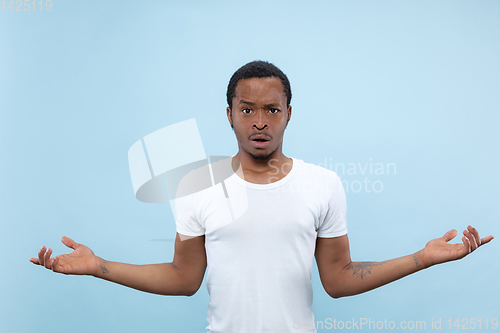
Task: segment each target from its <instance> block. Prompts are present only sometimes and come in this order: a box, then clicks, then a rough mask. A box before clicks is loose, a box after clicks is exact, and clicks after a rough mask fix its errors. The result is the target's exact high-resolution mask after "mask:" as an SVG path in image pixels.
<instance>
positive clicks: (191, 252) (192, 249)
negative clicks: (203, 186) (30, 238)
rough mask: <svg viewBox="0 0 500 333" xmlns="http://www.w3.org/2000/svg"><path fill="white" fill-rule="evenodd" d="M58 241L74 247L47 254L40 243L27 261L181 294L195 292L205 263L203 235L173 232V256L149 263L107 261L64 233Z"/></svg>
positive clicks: (160, 292) (147, 288) (156, 292)
mask: <svg viewBox="0 0 500 333" xmlns="http://www.w3.org/2000/svg"><path fill="white" fill-rule="evenodd" d="M62 242H63V243H64V244H65V245H66V246H68V247H70V248H72V249H74V251H73V252H72V253H70V254H63V255H58V256H56V257H54V258H50V255H51V254H52V250H51V249H48V250H46V249H45V247H42V249H41V250H40V252H39V253H38V258H31V259H30V261H31V262H33V263H34V264H38V265H42V266H44V267H45V268H47V269H51V270H53V271H54V272H57V273H63V274H75V275H92V276H95V277H98V278H101V279H104V280H108V281H111V282H115V283H118V284H121V285H124V286H127V287H130V288H134V289H138V290H141V291H145V292H149V293H154V294H160V295H184V296H191V295H194V294H195V293H196V291H197V290H198V289H199V287H200V285H201V283H202V281H203V276H204V275H205V269H206V266H207V259H206V253H205V236H198V237H192V238H189V239H186V240H184V241H181V240H180V237H179V234H177V235H176V238H175V252H174V260H173V261H172V262H171V263H162V264H151V265H132V264H124V263H119V262H112V261H107V260H104V259H102V258H100V257H98V256H96V255H95V254H94V252H92V250H91V249H90V248H88V247H87V246H85V245H83V244H78V243H76V242H75V241H73V240H72V239H70V238H68V237H63V239H62Z"/></svg>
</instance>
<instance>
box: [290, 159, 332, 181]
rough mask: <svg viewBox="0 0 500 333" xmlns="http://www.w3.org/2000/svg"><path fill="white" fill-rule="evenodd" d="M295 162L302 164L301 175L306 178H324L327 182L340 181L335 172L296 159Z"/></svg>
mask: <svg viewBox="0 0 500 333" xmlns="http://www.w3.org/2000/svg"><path fill="white" fill-rule="evenodd" d="M294 160H296V161H298V163H299V164H301V166H300V173H301V174H302V175H304V176H305V177H317V178H324V179H327V180H340V178H339V176H338V175H337V173H336V172H335V171H333V170H330V169H327V168H324V167H323V166H321V165H317V164H314V163H310V162H306V161H304V160H301V159H297V158H294Z"/></svg>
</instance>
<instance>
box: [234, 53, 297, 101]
mask: <svg viewBox="0 0 500 333" xmlns="http://www.w3.org/2000/svg"><path fill="white" fill-rule="evenodd" d="M253 77H276V78H278V79H280V80H281V83H282V84H283V90H284V92H285V95H286V106H287V107H288V106H290V101H291V100H292V89H291V87H290V81H288V78H287V77H286V75H285V73H283V72H282V71H281V70H280V69H279V68H278V67H276V66H275V65H273V64H271V63H270V62H267V61H261V60H256V61H252V62H249V63H248V64H246V65H243V66H242V67H241V68H240V69H238V70H237V71H236V72H234V74H233V76H232V77H231V79H230V80H229V84H228V85H227V93H226V97H227V104H228V105H229V107H230V108H231V109H232V108H233V97H234V91H235V90H236V86H237V84H238V81H240V80H243V79H250V78H253Z"/></svg>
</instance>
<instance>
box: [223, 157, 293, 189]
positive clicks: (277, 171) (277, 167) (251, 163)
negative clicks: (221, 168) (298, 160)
mask: <svg viewBox="0 0 500 333" xmlns="http://www.w3.org/2000/svg"><path fill="white" fill-rule="evenodd" d="M232 166H233V170H234V171H235V173H236V174H237V175H238V176H239V177H240V178H242V179H244V180H246V181H247V182H250V183H255V184H270V183H274V182H277V181H278V180H280V179H282V178H283V177H285V176H286V175H287V174H288V173H289V172H290V170H292V166H293V160H292V159H291V158H289V157H286V156H285V155H283V153H281V152H280V153H279V154H273V155H272V156H270V157H269V158H267V159H265V160H258V159H255V158H253V157H252V156H250V155H249V154H248V153H246V152H245V153H241V151H240V152H238V154H236V155H235V156H234V158H233V160H232Z"/></svg>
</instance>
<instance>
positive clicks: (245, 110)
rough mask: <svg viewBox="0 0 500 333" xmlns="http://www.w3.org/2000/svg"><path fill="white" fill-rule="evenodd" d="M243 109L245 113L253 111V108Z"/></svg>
mask: <svg viewBox="0 0 500 333" xmlns="http://www.w3.org/2000/svg"><path fill="white" fill-rule="evenodd" d="M241 111H243V113H246V114H249V113H250V112H252V110H250V109H249V108H246V109H243V110H241Z"/></svg>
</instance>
